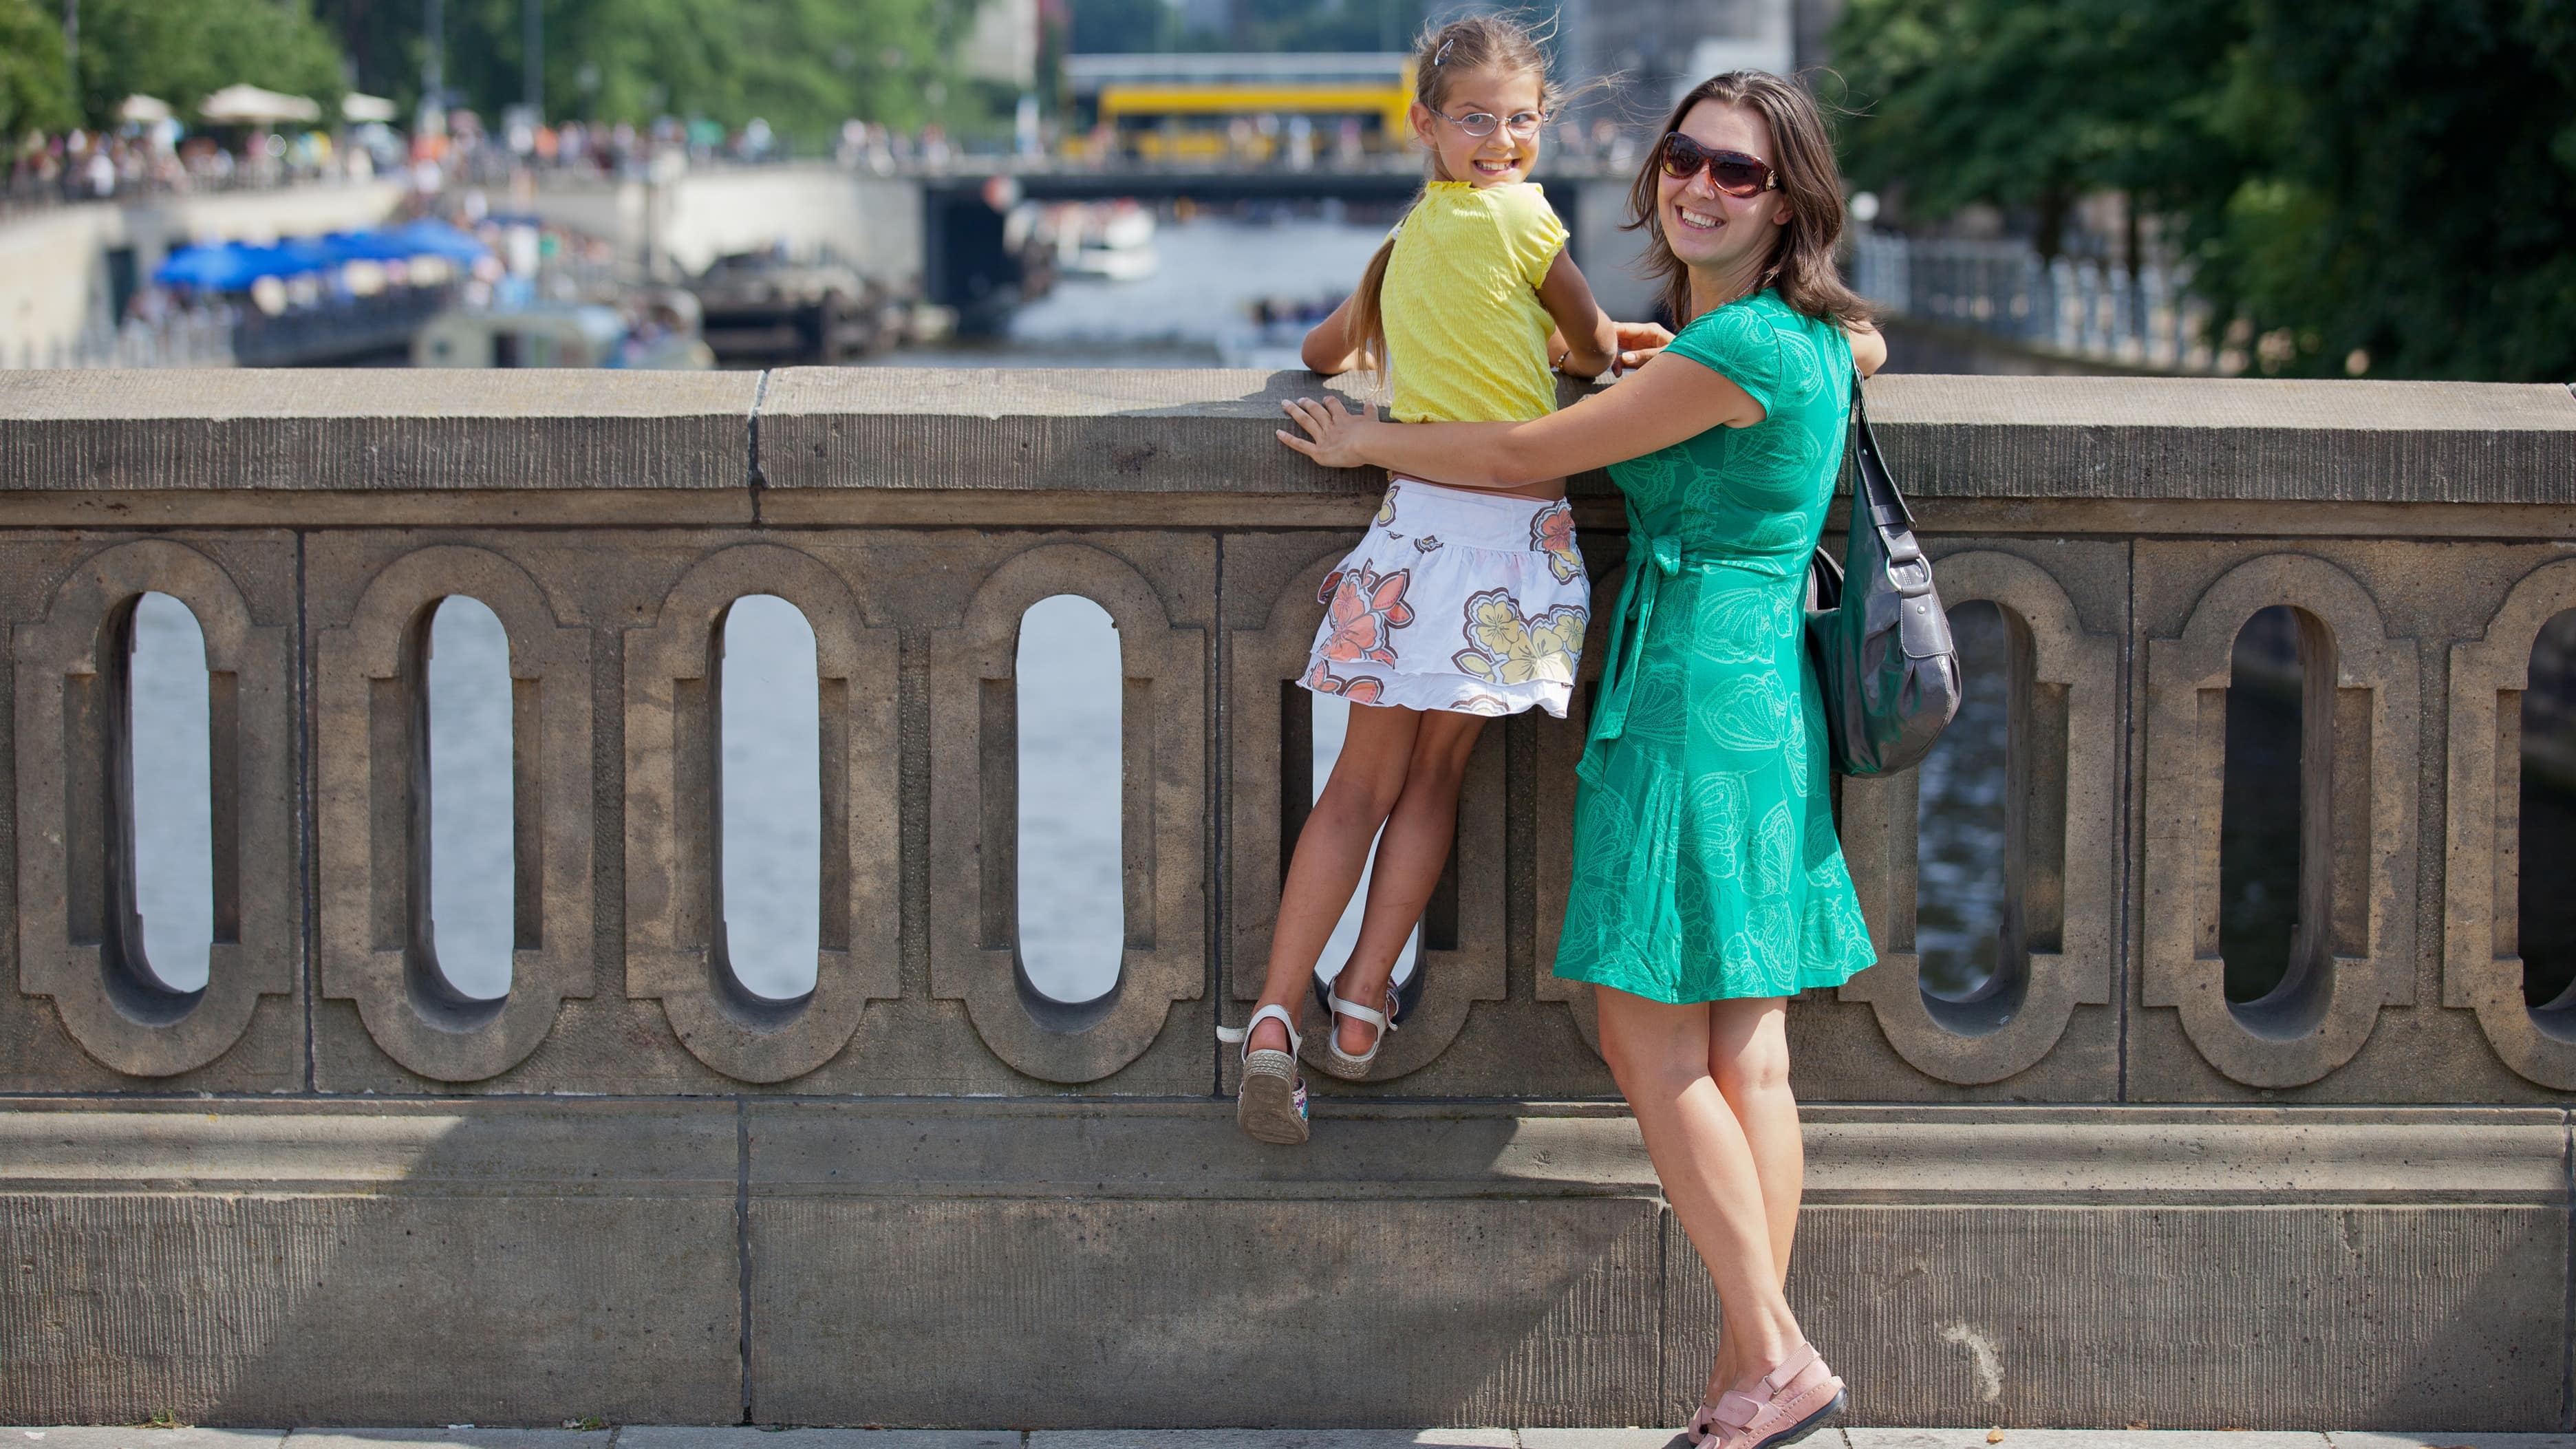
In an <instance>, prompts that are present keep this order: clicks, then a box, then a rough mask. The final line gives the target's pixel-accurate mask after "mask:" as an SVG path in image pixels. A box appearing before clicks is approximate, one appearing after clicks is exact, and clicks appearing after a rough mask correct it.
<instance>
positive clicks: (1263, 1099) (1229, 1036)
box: [1216, 1006, 1307, 1147]
mask: <svg viewBox="0 0 2576 1449" xmlns="http://www.w3.org/2000/svg"><path fill="white" fill-rule="evenodd" d="M1270 1016H1275V1017H1277V1018H1279V1025H1280V1026H1281V1027H1282V1028H1283V1029H1284V1030H1286V1031H1287V1033H1288V1050H1286V1051H1284V1052H1283V1051H1277V1050H1273V1049H1271V1048H1268V1047H1262V1048H1259V1049H1255V1048H1254V1047H1253V1046H1252V1045H1251V1039H1252V1029H1253V1028H1254V1027H1257V1026H1259V1025H1261V1021H1262V1018H1263V1017H1270ZM1216 1039H1217V1040H1218V1041H1221V1042H1224V1043H1225V1044H1226V1045H1228V1046H1233V1045H1235V1044H1236V1043H1238V1042H1239V1043H1242V1044H1243V1046H1244V1052H1243V1084H1242V1086H1241V1087H1240V1088H1239V1089H1238V1090H1237V1092H1236V1094H1235V1099H1234V1124H1235V1125H1236V1126H1238V1127H1240V1128H1242V1129H1243V1130H1244V1133H1245V1135H1247V1136H1249V1137H1252V1138H1255V1139H1257V1140H1259V1141H1262V1142H1276V1143H1279V1144H1281V1145H1282V1146H1287V1147H1294V1146H1296V1145H1297V1144H1298V1143H1301V1142H1303V1141H1305V1140H1306V1130H1307V1129H1306V1082H1305V1079H1304V1078H1302V1077H1300V1076H1298V1075H1297V1053H1298V1051H1299V1049H1300V1048H1302V1047H1304V1046H1305V1044H1306V1042H1305V1039H1304V1038H1303V1037H1300V1036H1299V1035H1297V1023H1296V1022H1294V1021H1291V1020H1290V1019H1289V1017H1288V1009H1287V1008H1286V1007H1284V1006H1265V1007H1263V1008H1261V1009H1260V1010H1259V1011H1256V1012H1254V1013H1253V1014H1252V1020H1250V1021H1247V1022H1245V1023H1244V1024H1243V1025H1241V1026H1220V1027H1218V1028H1217V1029H1216Z"/></svg>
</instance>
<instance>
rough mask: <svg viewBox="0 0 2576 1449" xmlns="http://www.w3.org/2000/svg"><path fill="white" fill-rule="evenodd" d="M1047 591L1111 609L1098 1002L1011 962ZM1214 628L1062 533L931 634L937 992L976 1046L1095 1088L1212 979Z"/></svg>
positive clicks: (997, 576)
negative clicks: (1112, 686)
mask: <svg viewBox="0 0 2576 1449" xmlns="http://www.w3.org/2000/svg"><path fill="white" fill-rule="evenodd" d="M1056 594H1077V595H1080V596H1082V597H1084V598H1088V599H1090V600H1092V601H1093V602H1094V603H1097V604H1098V605H1100V607H1101V608H1102V609H1104V610H1106V611H1107V612H1108V614H1109V617H1110V619H1111V621H1112V622H1113V623H1114V624H1115V625H1116V627H1117V630H1118V645H1119V658H1120V667H1121V671H1122V674H1123V677H1124V684H1125V695H1124V697H1123V699H1122V701H1121V713H1120V718H1121V720H1122V726H1121V728H1122V732H1123V736H1124V738H1123V741H1122V747H1121V755H1122V760H1123V764H1122V781H1121V788H1120V799H1121V819H1120V831H1119V839H1120V842H1121V852H1122V855H1123V860H1122V870H1121V872H1120V874H1121V878H1122V880H1123V883H1124V884H1123V889H1124V892H1125V920H1126V923H1127V935H1126V944H1125V949H1124V950H1123V952H1122V953H1121V960H1120V965H1119V976H1118V984H1117V985H1116V986H1115V987H1114V988H1113V989H1112V990H1111V992H1110V993H1109V994H1108V995H1107V996H1105V997H1103V998H1101V999H1100V1000H1098V1001H1096V1002H1089V1003H1081V1004H1078V1005H1073V1006H1067V1005H1065V1004H1063V1003H1058V1002H1054V1001H1051V1000H1049V999H1047V998H1045V997H1043V996H1042V995H1040V994H1039V993H1038V992H1037V991H1036V990H1035V988H1034V987H1032V986H1030V985H1029V984H1028V982H1027V978H1026V975H1025V973H1024V972H1023V971H1022V970H1021V968H1020V964H1019V960H1018V947H1017V942H1016V938H1017V928H1016V924H1015V922H1016V917H1017V912H1018V859H1017V856H1018V791H1017V778H1016V777H1017V772H1018V764H1019V737H1018V730H1019V727H1020V722H1019V720H1018V719H1017V685H1016V674H1015V661H1016V656H1017V649H1018V641H1019V630H1020V620H1021V616H1022V615H1023V614H1025V613H1026V612H1027V610H1028V608H1029V606H1030V605H1032V604H1034V603H1037V602H1038V601H1039V600H1041V599H1045V598H1049V597H1051V596H1053V595H1056ZM1207 644H1208V641H1207V636H1206V633H1205V631H1204V630H1203V629H1202V628H1199V627H1195V626H1189V625H1183V624H1178V623H1175V622H1174V619H1173V615H1172V613H1171V612H1170V611H1169V610H1168V609H1167V608H1166V606H1165V605H1164V603H1163V601H1162V599H1161V598H1160V597H1159V596H1158V595H1157V593H1156V591H1155V589H1154V587H1153V585H1152V584H1151V583H1150V582H1148V580H1147V579H1146V578H1145V576H1144V575H1143V574H1142V573H1140V572H1138V571H1137V568H1136V566H1135V565H1134V564H1132V563H1130V562H1128V561H1127V559H1125V558H1123V557H1121V556H1119V555H1118V554H1115V553H1112V552H1109V551H1108V550H1107V549H1106V548H1103V547H1097V546H1094V545H1093V544H1091V543H1087V542H1077V541H1071V540H1067V539H1062V538H1058V539H1055V540H1052V541H1044V542H1038V543H1036V544H1035V545H1034V546H1032V547H1029V548H1027V549H1024V550H1022V551H1020V552H1017V553H1014V554H1011V555H1009V556H1008V557H1007V558H1005V559H1003V560H1002V561H1001V562H1000V563H999V564H998V565H997V566H995V567H993V568H992V570H991V572H990V573H989V574H987V575H986V576H985V578H984V580H983V581H982V583H981V584H980V585H979V586H978V587H977V588H976V589H975V591H974V594H973V596H972V598H971V599H970V600H969V601H968V603H967V604H966V606H965V609H964V614H963V619H962V622H961V623H960V624H957V625H953V626H947V627H941V628H935V629H933V630H932V631H931V681H930V690H931V706H930V754H931V783H930V791H931V820H930V860H931V870H930V941H931V994H932V995H933V996H935V997H938V998H941V999H944V1000H956V1001H963V1002H964V1003H965V1004H966V1009H967V1012H968V1015H969V1016H970V1017H971V1018H972V1020H973V1022H974V1026H975V1030H976V1032H977V1034H978V1035H980V1036H981V1037H982V1038H983V1040H984V1042H985V1044H986V1045H987V1046H989V1047H991V1048H992V1050H993V1052H994V1053H995V1054H996V1055H997V1056H999V1057H1000V1058H1001V1059H1002V1060H1003V1061H1004V1062H1005V1063H1007V1064H1009V1065H1010V1066H1011V1067H1012V1068H1014V1069H1015V1070H1017V1071H1020V1072H1023V1073H1025V1074H1027V1075H1029V1076H1032V1077H1036V1078H1039V1079H1040V1080H1043V1081H1050V1082H1065V1083H1079V1082H1092V1081H1098V1080H1099V1079H1101V1078H1103V1077H1106V1076H1108V1075H1110V1074H1111V1073H1113V1072H1115V1071H1117V1070H1119V1069H1120V1068H1121V1067H1124V1066H1126V1065H1128V1064H1129V1063H1131V1062H1133V1061H1135V1060H1136V1059H1137V1058H1138V1057H1139V1056H1141V1055H1143V1053H1144V1052H1145V1050H1146V1048H1148V1047H1149V1046H1151V1045H1152V1044H1153V1043H1154V1040H1155V1038H1156V1036H1157V1035H1158V1034H1159V1033H1161V1032H1162V1030H1163V1029H1164V1024H1165V1021H1166V1018H1167V1016H1168V1015H1169V1014H1170V1011H1171V1008H1172V1006H1173V1004H1174V1003H1176V1002H1181V1001H1194V1000H1197V999H1199V998H1200V997H1201V996H1203V995H1204V994H1205V992H1206V989H1207V976H1206V962H1207V955H1206V951H1207V922H1206V918H1205V909H1206V885H1205V880H1204V872H1205V869H1206V864H1207V855H1206V849H1205V844H1206V839H1207V833H1208V832H1207V825H1208V820H1207V811H1208V792H1207V766H1206V759H1207V738H1206V733H1207V726H1206V720H1207V713H1206V710H1207V694H1206V691H1207V660H1206V649H1207Z"/></svg>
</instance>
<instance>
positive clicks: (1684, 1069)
mask: <svg viewBox="0 0 2576 1449" xmlns="http://www.w3.org/2000/svg"><path fill="white" fill-rule="evenodd" d="M1594 997H1595V999H1596V1000H1597V1001H1598V1002H1599V1004H1600V1017H1601V1053H1602V1055H1603V1056H1604V1057H1606V1058H1608V1060H1609V1063H1610V1073H1611V1075H1612V1076H1613V1077H1615V1078H1617V1079H1618V1082H1619V1090H1620V1092H1621V1094H1622V1095H1624V1096H1626V1097H1627V1099H1628V1105H1629V1107H1630V1108H1631V1109H1632V1110H1634V1111H1635V1112H1636V1114H1637V1126H1638V1127H1639V1129H1640V1130H1642V1131H1643V1133H1644V1134H1645V1138H1646V1153H1647V1155H1648V1156H1649V1157H1651V1158H1652V1159H1654V1163H1655V1176H1656V1177H1657V1178H1658V1179H1660V1180H1661V1181H1662V1183H1663V1185H1664V1196H1665V1198H1666V1199H1667V1200H1668V1201H1670V1202H1671V1203H1672V1205H1673V1214H1674V1216H1676V1217H1678V1218H1680V1219H1681V1224H1682V1231H1683V1232H1685V1233H1687V1234H1688V1235H1689V1236H1690V1240H1691V1246H1692V1247H1694V1248H1697V1249H1698V1250H1699V1256H1700V1261H1701V1262H1703V1263H1705V1264H1706V1265H1707V1266H1708V1275H1709V1278H1710V1280H1711V1281H1712V1282H1713V1283H1714V1284H1715V1285H1716V1287H1717V1301H1718V1307H1719V1311H1720V1312H1721V1313H1722V1314H1723V1315H1724V1325H1725V1326H1724V1331H1723V1333H1722V1335H1721V1342H1722V1343H1723V1344H1724V1345H1725V1351H1724V1352H1723V1353H1722V1355H1721V1362H1720V1365H1719V1366H1717V1367H1715V1368H1712V1370H1711V1372H1710V1375H1709V1393H1710V1395H1711V1396H1712V1397H1713V1396H1714V1395H1715V1394H1717V1393H1719V1392H1721V1391H1723V1390H1725V1389H1729V1388H1733V1387H1735V1386H1736V1385H1737V1384H1738V1383H1740V1382H1741V1381H1742V1380H1743V1379H1744V1377H1745V1376H1746V1375H1747V1374H1749V1373H1753V1372H1758V1371H1760V1370H1761V1369H1764V1368H1768V1367H1769V1366H1770V1365H1773V1364H1776V1363H1778V1362H1779V1361H1780V1360H1781V1359H1783V1358H1786V1357H1787V1356H1788V1354H1789V1352H1790V1350H1792V1349H1794V1348H1796V1347H1797V1346H1798V1344H1799V1343H1800V1342H1801V1341H1802V1338H1803V1335H1802V1334H1801V1333H1800V1332H1799V1329H1798V1320H1797V1318H1796V1316H1795V1315H1793V1314H1792V1313H1790V1311H1789V1300H1788V1299H1787V1298H1786V1297H1784V1296H1783V1295H1782V1294H1781V1291H1780V1272H1779V1266H1778V1264H1777V1263H1776V1262H1775V1261H1774V1259H1773V1256H1772V1230H1771V1221H1770V1210H1769V1205H1768V1204H1767V1203H1766V1202H1765V1201H1764V1196H1763V1191H1762V1184H1761V1181H1760V1168H1759V1164H1758V1162H1757V1160H1756V1158H1755V1156H1754V1150H1753V1146H1752V1144H1751V1143H1750V1142H1749V1141H1748V1140H1747V1137H1746V1134H1745V1130H1744V1127H1743V1125H1742V1124H1741V1123H1739V1122H1738V1121H1737V1120H1736V1116H1735V1112H1734V1110H1733V1109H1732V1108H1731V1107H1730V1106H1728V1104H1727V1100H1726V1096H1725V1094H1724V1093H1723V1092H1721V1091H1720V1090H1719V1089H1718V1085H1717V1081H1716V1079H1715V1078H1714V1077H1713V1076H1711V1075H1710V1073H1709V1061H1710V1058H1711V1053H1712V1050H1713V1047H1714V1045H1715V1042H1716V1039H1717V1035H1718V1033H1717V1030H1716V1022H1717V1019H1718V1018H1717V1013H1716V1012H1714V1011H1713V1010H1712V1009H1711V1007H1710V1005H1709V1004H1708V1003H1705V1002H1701V1003H1694V1004H1691V1005H1685V1006H1670V1005H1666V1004H1665V1003H1663V1002H1659V1001H1649V1000H1647V999H1646V998H1644V997H1642V996H1632V995H1630V994H1628V993H1627V992H1624V991H1616V990H1613V989H1611V988H1609V987H1606V986H1602V987H1595V988H1594ZM1753 1004H1754V1003H1750V1002H1748V1003H1745V1005H1746V1006H1748V1007H1749V1006H1751V1005H1753ZM1741 1365H1751V1366H1753V1367H1751V1368H1749V1369H1747V1368H1741V1367H1739V1366H1741Z"/></svg>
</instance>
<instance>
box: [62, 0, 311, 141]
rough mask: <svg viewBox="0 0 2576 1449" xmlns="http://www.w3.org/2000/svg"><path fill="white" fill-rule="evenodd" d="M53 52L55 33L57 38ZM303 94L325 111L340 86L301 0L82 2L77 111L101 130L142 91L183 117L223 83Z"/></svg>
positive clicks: (192, 112)
mask: <svg viewBox="0 0 2576 1449" xmlns="http://www.w3.org/2000/svg"><path fill="white" fill-rule="evenodd" d="M55 46H56V49H55V52H54V53H55V54H56V55H60V54H61V49H60V46H61V35H60V33H59V32H57V33H56V35H55ZM244 82H247V83H248V84H251V85H255V86H263V87H266V88H267V89H269V90H273V91H283V92H285V93H287V94H289V95H298V96H310V97H311V98H313V99H314V100H317V101H319V102H321V103H322V105H323V107H324V110H325V113H326V114H327V113H328V112H329V110H330V108H331V107H334V106H336V105H338V104H339V100H340V96H341V93H342V91H343V90H344V89H345V88H346V86H345V82H344V81H343V79H342V76H341V73H340V48H339V46H338V45H337V44H335V43H334V42H333V40H332V38H331V33H330V32H329V31H328V30H326V29H324V28H323V27H322V26H321V25H320V24H319V23H317V22H316V21H315V20H314V18H313V16H312V14H311V13H310V12H309V11H307V10H306V9H305V7H304V4H303V0H185V3H181V4H173V3H170V0H81V8H80V97H79V104H80V111H81V114H82V116H83V117H84V118H85V119H86V121H87V123H88V124H90V125H94V126H96V125H106V124H108V123H110V122H111V121H112V120H113V119H114V117H115V114H116V108H117V105H118V104H119V103H120V102H122V101H123V100H124V99H125V98H126V97H127V96H130V95H133V94H135V93H137V92H140V93H142V94H144V95H148V96H157V97H159V98H160V99H162V100H165V101H168V102H169V103H170V104H171V106H172V107H173V108H174V109H175V110H176V111H177V112H178V113H179V115H180V117H181V118H182V119H190V118H193V117H194V116H195V114H196V110H197V103H198V102H199V101H202V100H204V99H205V98H206V97H207V96H209V95H211V94H213V93H214V92H216V91H219V90H221V89H223V88H224V87H225V86H228V85H235V84H240V83H244Z"/></svg>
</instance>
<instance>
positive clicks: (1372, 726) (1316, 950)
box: [1244, 705, 1424, 1052]
mask: <svg viewBox="0 0 2576 1449" xmlns="http://www.w3.org/2000/svg"><path fill="white" fill-rule="evenodd" d="M1423 718H1424V715H1423V712H1422V711H1421V710H1418V709H1406V708H1403V707H1402V706H1379V705H1353V706H1351V722H1350V731H1349V733H1347V734H1345V735H1344V736H1343V737H1342V753H1341V756H1340V758H1338V759H1336V760H1334V761H1333V773H1332V777H1331V778H1330V779H1328V780H1326V781H1325V782H1324V791H1323V793H1322V794H1320V795H1318V796H1316V797H1315V808H1314V810H1313V812H1312V813H1310V814H1308V815H1307V817H1306V824H1305V826H1304V828H1302V829H1300V830H1299V831H1298V832H1297V849H1296V852H1295V853H1294V854H1293V855H1291V856H1290V857H1289V860H1288V883H1287V884H1286V885H1285V886H1283V887H1281V889H1280V892H1279V919H1278V922H1277V924H1276V925H1274V926H1273V927H1272V928H1271V932H1270V970H1269V974H1268V975H1267V976H1266V977H1265V978H1263V981H1262V984H1261V999H1260V1000H1259V1001H1258V1002H1255V1003H1254V1004H1253V1008H1252V1009H1253V1010H1254V1011H1256V1012H1257V1011H1259V1010H1260V1009H1261V1008H1262V1007H1265V1006H1279V1007H1284V1008H1286V1009H1287V1012H1288V1015H1289V1018H1290V1019H1291V1020H1303V1019H1304V1017H1305V1012H1306V995H1307V987H1306V982H1307V980H1308V979H1309V973H1311V972H1312V971H1313V970H1314V969H1315V958H1316V957H1318V956H1320V955H1322V954H1323V953H1324V943H1325V942H1327V941H1329V940H1331V939H1332V935H1333V927H1334V926H1335V925H1336V924H1338V923H1339V922H1340V920H1341V919H1342V908H1343V907H1344V906H1346V905H1349V904H1350V900H1351V892H1352V891H1354V890H1357V889H1358V888H1359V883H1360V870H1361V869H1362V867H1364V866H1366V865H1367V863H1368V853H1369V842H1370V841H1372V840H1374V839H1376V838H1377V832H1378V827H1379V826H1381V825H1384V824H1385V823H1386V817H1387V815H1388V813H1389V812H1391V811H1392V810H1394V809H1395V804H1396V801H1397V799H1398V798H1399V797H1400V796H1401V795H1402V794H1403V793H1404V777H1405V772H1406V771H1407V770H1409V769H1410V768H1411V767H1412V760H1413V741H1414V736H1415V735H1416V734H1417V733H1418V732H1419V730H1420V728H1421V724H1422V721H1423ZM1244 1046H1245V1048H1246V1049H1247V1050H1253V1051H1261V1050H1269V1051H1283V1052H1284V1051H1286V1050H1288V1031H1287V1028H1285V1027H1282V1026H1281V1025H1280V1024H1279V1023H1278V1022H1277V1021H1276V1020H1271V1021H1265V1022H1263V1023H1261V1024H1260V1025H1259V1026H1257V1027H1255V1028H1253V1032H1252V1038H1251V1040H1249V1041H1247V1042H1246V1043H1244Z"/></svg>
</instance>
